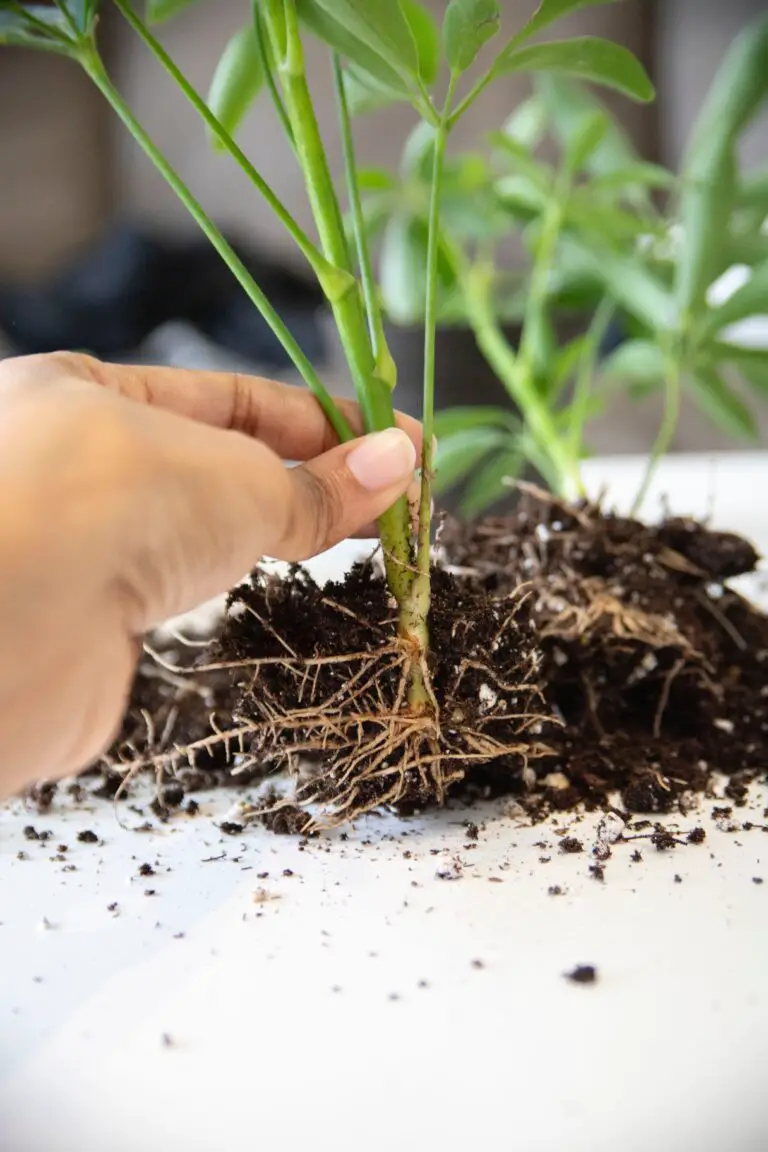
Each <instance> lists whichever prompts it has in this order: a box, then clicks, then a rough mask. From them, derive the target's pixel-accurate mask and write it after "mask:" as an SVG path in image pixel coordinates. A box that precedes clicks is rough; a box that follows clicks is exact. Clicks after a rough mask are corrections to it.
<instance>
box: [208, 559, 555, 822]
mask: <svg viewBox="0 0 768 1152" xmlns="http://www.w3.org/2000/svg"><path fill="white" fill-rule="evenodd" d="M433 580H434V583H433V600H432V610H431V614H430V620H429V628H430V643H431V651H430V655H429V658H428V661H427V662H426V663H425V664H424V666H423V671H424V673H425V676H426V680H427V683H428V686H429V693H430V697H431V700H430V704H429V706H428V707H427V708H425V709H424V711H422V712H419V713H417V712H414V711H413V710H412V709H410V708H409V706H408V701H407V689H408V683H409V674H410V671H411V668H412V660H413V659H414V653H413V650H412V649H409V648H408V646H407V645H406V644H405V643H404V642H403V641H402V640H401V639H400V638H399V637H398V635H397V629H396V619H397V614H396V605H395V604H394V603H393V601H392V600H391V598H390V596H389V594H388V592H387V589H386V586H385V584H384V582H383V580H382V579H381V577H380V576H379V575H377V574H376V573H375V572H374V570H373V568H372V566H371V565H366V564H361V565H358V566H356V567H355V568H354V569H353V570H352V572H351V573H350V574H349V576H348V577H347V578H346V579H345V580H343V581H341V582H338V583H333V584H328V585H326V586H324V587H320V586H318V585H317V584H316V583H314V582H313V581H312V579H311V578H310V577H309V576H308V575H307V574H306V573H305V572H302V571H301V570H299V569H296V570H294V571H293V572H292V573H291V574H290V576H289V577H288V578H286V579H276V578H274V577H269V576H266V575H264V574H263V573H259V572H257V573H255V574H254V575H253V577H252V578H251V580H250V581H248V582H247V583H245V584H243V585H242V586H241V587H239V588H237V589H236V590H235V591H234V592H233V593H232V594H231V596H230V598H229V605H228V615H227V620H226V623H225V626H224V628H223V631H222V634H221V636H220V637H219V639H218V640H217V642H216V644H215V646H214V649H213V653H212V660H213V663H212V664H211V665H210V666H209V667H210V669H211V670H214V669H219V670H222V669H225V668H228V669H232V670H234V672H235V673H236V680H237V685H238V700H237V703H236V706H235V709H234V712H235V715H234V731H233V732H230V733H227V734H224V735H223V736H222V740H221V743H222V745H226V746H228V747H229V749H230V751H231V752H232V753H233V754H234V755H235V756H245V757H247V758H248V759H250V760H252V761H254V762H258V763H260V764H263V765H268V766H270V767H272V768H273V769H284V768H288V769H289V770H290V771H291V772H292V773H293V774H294V776H295V777H296V788H295V801H296V803H298V804H300V805H301V806H310V807H313V806H319V808H320V812H321V816H320V817H319V819H320V820H321V821H322V822H323V823H325V824H335V823H341V822H343V821H346V820H349V819H352V818H354V817H356V816H359V815H360V814H362V813H364V812H367V811H370V810H371V809H374V808H378V807H380V806H391V807H394V808H397V809H399V810H413V809H416V808H422V807H426V806H429V805H434V804H440V803H442V802H443V801H444V799H445V797H446V795H447V794H448V792H449V791H450V790H451V788H452V787H453V786H454V785H456V784H457V783H458V782H459V781H461V780H463V779H464V778H465V777H466V776H468V775H471V773H472V771H473V769H474V768H475V767H476V766H480V765H483V764H487V763H489V762H491V761H493V762H494V763H495V764H496V766H497V771H499V772H501V773H503V774H504V775H506V776H508V777H509V779H510V784H511V783H512V781H513V780H518V781H519V780H520V778H521V774H524V773H525V770H526V766H527V765H528V762H529V761H530V760H533V759H535V758H536V757H537V756H539V755H543V754H544V753H545V752H546V751H547V747H548V746H547V745H546V743H545V740H546V735H547V732H548V730H550V729H552V728H553V727H554V724H553V722H552V720H551V717H550V716H549V715H548V714H546V713H545V712H544V709H543V706H542V702H541V691H540V667H539V665H540V656H539V652H538V650H537V648H536V646H535V643H534V641H533V639H532V636H531V633H530V620H529V614H528V606H527V603H526V600H525V597H524V596H522V595H520V594H519V593H514V594H510V595H508V596H504V597H501V598H499V599H491V598H490V597H488V596H487V595H486V594H485V593H483V592H482V591H480V590H479V589H476V588H473V587H470V586H468V585H466V584H464V583H462V582H459V581H457V580H456V579H454V578H453V577H452V576H450V575H449V574H447V573H445V572H443V571H440V570H435V571H434V573H433ZM203 746H204V747H210V742H204V744H203ZM195 751H196V750H195V748H194V747H193V748H191V749H189V752H191V753H192V754H195Z"/></svg>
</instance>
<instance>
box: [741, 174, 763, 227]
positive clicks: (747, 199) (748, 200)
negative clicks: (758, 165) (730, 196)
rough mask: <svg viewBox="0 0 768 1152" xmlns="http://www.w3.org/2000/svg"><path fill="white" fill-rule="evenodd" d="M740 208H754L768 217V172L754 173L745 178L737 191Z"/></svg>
mask: <svg viewBox="0 0 768 1152" xmlns="http://www.w3.org/2000/svg"><path fill="white" fill-rule="evenodd" d="M736 205H737V207H739V208H754V209H756V210H757V211H758V212H759V213H760V214H763V213H764V214H765V215H766V216H768V171H762V172H752V173H751V174H750V175H749V176H745V177H744V179H743V180H742V182H741V184H740V185H739V187H738V188H737V190H736Z"/></svg>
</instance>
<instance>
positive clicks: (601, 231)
mask: <svg viewBox="0 0 768 1152" xmlns="http://www.w3.org/2000/svg"><path fill="white" fill-rule="evenodd" d="M565 217H566V221H567V223H568V224H569V225H570V226H571V227H575V228H576V229H578V230H579V231H580V232H585V233H591V234H593V235H595V236H596V237H598V238H600V237H602V238H603V240H612V241H615V242H616V243H617V244H621V243H622V242H623V241H626V240H637V239H638V238H639V237H641V236H649V235H657V236H662V235H663V227H664V226H663V224H660V223H659V222H658V221H656V220H649V219H648V218H647V217H645V216H640V215H637V214H635V213H633V212H629V211H625V210H624V209H623V208H617V207H614V206H613V205H612V204H606V203H605V202H603V201H600V200H598V199H597V198H596V197H595V196H594V194H593V192H592V189H591V187H590V186H589V185H588V186H586V187H584V188H577V189H576V190H575V191H574V192H573V193H572V195H571V198H570V200H569V202H568V205H567V208H566V212H565Z"/></svg>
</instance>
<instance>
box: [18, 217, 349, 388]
mask: <svg viewBox="0 0 768 1152" xmlns="http://www.w3.org/2000/svg"><path fill="white" fill-rule="evenodd" d="M230 243H231V244H232V247H233V248H234V249H235V251H236V252H237V254H238V256H239V257H240V259H241V260H242V261H243V263H244V264H245V266H246V267H247V269H248V271H249V272H250V274H251V275H252V276H253V278H254V280H255V281H256V283H257V284H258V285H259V287H260V288H261V289H262V290H263V291H264V293H265V294H266V296H267V298H268V299H269V300H270V302H271V303H272V304H273V306H274V307H275V309H276V310H277V312H278V313H279V314H280V316H281V317H282V319H283V321H284V323H285V324H286V325H287V327H288V328H289V329H290V331H291V332H292V334H293V336H294V337H295V339H296V340H297V341H298V343H299V344H300V346H301V348H302V349H303V351H304V352H305V353H306V355H307V356H308V357H309V358H310V359H311V360H312V361H313V363H315V364H318V363H323V362H325V360H326V358H327V348H326V343H325V340H324V338H323V330H322V324H321V322H320V311H321V309H322V308H323V296H322V293H321V292H320V290H319V289H318V288H317V286H316V285H315V284H314V283H313V282H311V281H308V280H305V279H303V278H302V277H301V276H299V275H298V274H296V273H294V272H292V271H290V270H288V269H286V268H284V267H281V266H279V265H277V264H275V263H272V262H270V261H269V260H266V259H264V258H263V257H261V256H258V255H256V254H255V253H253V252H250V251H248V250H247V249H244V248H243V246H242V245H240V244H239V243H237V242H236V241H233V240H231V239H230ZM174 320H175V321H179V320H181V321H185V322H187V323H189V324H192V325H193V326H194V327H195V328H196V329H197V330H198V331H199V332H201V333H202V334H203V335H205V336H206V337H207V338H208V339H209V340H211V341H212V342H213V343H215V344H218V345H219V346H221V347H222V348H226V349H228V350H229V351H231V352H233V353H235V354H237V355H238V356H240V357H242V358H243V359H244V360H247V361H250V362H252V363H254V364H258V365H260V366H262V367H264V368H273V369H282V368H286V367H288V366H289V365H290V361H289V359H288V357H287V356H286V354H285V352H284V351H283V349H282V347H281V345H280V343H279V341H278V340H277V339H276V337H275V336H274V335H273V334H272V332H271V331H270V329H269V327H268V326H267V324H266V323H265V321H264V320H263V319H262V318H261V316H260V315H259V313H258V312H257V310H256V308H255V306H254V305H253V304H252V303H251V302H250V300H249V299H248V298H247V297H246V295H245V293H244V292H243V289H242V288H241V287H240V285H239V284H238V283H237V281H236V280H235V278H234V276H233V275H232V273H231V272H230V271H229V269H228V268H227V267H226V265H225V264H224V263H223V261H222V260H221V258H220V256H219V255H218V254H217V253H216V252H215V251H214V250H213V249H212V248H211V246H210V244H209V242H208V241H207V240H206V239H203V238H201V239H199V240H198V239H197V238H193V239H185V240H183V241H168V240H161V239H160V238H158V237H157V236H154V235H152V234H150V233H149V232H145V231H143V230H142V229H140V228H138V227H135V226H133V225H130V224H122V225H119V226H117V227H115V228H114V229H112V230H111V231H110V232H109V233H108V234H107V235H106V236H104V237H103V238H102V240H101V241H100V242H99V244H98V245H96V246H95V247H94V248H93V249H91V250H90V251H87V252H86V253H84V254H83V255H82V256H81V257H80V258H79V259H78V260H76V261H75V262H74V263H73V264H72V265H71V266H70V267H68V268H65V269H64V270H62V271H61V272H59V273H57V275H56V276H55V277H54V278H53V279H52V280H50V281H49V282H48V283H47V284H42V285H40V286H38V287H33V288H14V287H13V286H7V285H6V286H1V285H0V328H2V329H3V330H4V331H5V333H6V335H7V336H8V338H9V339H10V340H11V342H12V343H13V345H14V347H15V349H16V351H17V352H19V353H22V354H25V353H34V352H53V351H57V350H59V349H77V350H79V351H84V352H90V353H91V354H92V355H94V356H99V357H102V358H104V359H109V358H112V359H119V358H120V357H123V356H128V355H130V354H131V353H132V352H134V351H135V350H136V348H138V347H139V345H141V343H142V342H143V341H144V340H145V339H146V338H147V337H148V336H149V335H150V334H151V333H152V332H154V331H155V330H156V329H158V328H159V327H161V326H162V325H163V324H166V323H168V322H169V321H174Z"/></svg>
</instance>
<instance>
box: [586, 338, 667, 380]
mask: <svg viewBox="0 0 768 1152" xmlns="http://www.w3.org/2000/svg"><path fill="white" fill-rule="evenodd" d="M600 371H601V375H603V376H604V377H606V378H608V379H611V378H613V379H617V380H622V381H626V382H627V383H630V384H648V385H656V384H661V383H662V381H663V380H664V377H665V375H666V367H665V363H664V354H663V352H662V351H661V349H660V348H659V346H658V344H654V343H653V341H652V340H627V341H625V342H624V343H623V344H620V345H619V347H618V348H617V349H616V351H615V352H613V353H612V354H611V355H610V356H608V357H607V359H606V360H604V361H603V363H602V365H601V366H600Z"/></svg>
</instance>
